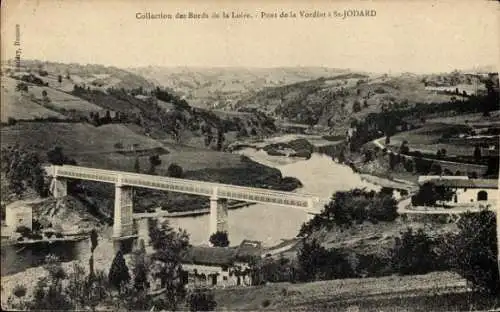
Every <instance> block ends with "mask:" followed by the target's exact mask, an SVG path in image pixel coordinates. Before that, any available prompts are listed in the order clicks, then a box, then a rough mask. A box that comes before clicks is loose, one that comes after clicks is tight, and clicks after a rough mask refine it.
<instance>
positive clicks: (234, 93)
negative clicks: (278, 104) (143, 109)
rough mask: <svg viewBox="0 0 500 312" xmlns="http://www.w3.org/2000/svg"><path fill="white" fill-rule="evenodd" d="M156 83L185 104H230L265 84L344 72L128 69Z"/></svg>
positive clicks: (332, 70) (280, 83)
mask: <svg viewBox="0 0 500 312" xmlns="http://www.w3.org/2000/svg"><path fill="white" fill-rule="evenodd" d="M129 70H130V71H131V72H133V73H136V74H139V75H142V76H144V77H146V78H147V79H150V80H151V81H154V82H155V83H157V84H159V85H163V86H165V87H168V88H170V89H172V90H175V91H176V92H178V93H179V94H180V95H182V96H183V97H184V98H185V99H186V100H187V101H189V103H191V104H192V105H193V106H195V107H200V108H208V107H211V108H224V107H229V108H230V107H231V106H232V105H234V103H236V102H237V101H238V100H239V99H240V98H241V95H242V94H246V93H253V92H256V91H258V90H262V89H263V88H266V87H272V86H280V85H285V84H291V83H296V82H300V81H306V80H310V79H316V78H319V77H326V76H331V75H337V74H339V73H344V72H346V70H340V69H330V68H321V67H297V68H237V67H233V68H231V67H228V68H220V67H217V68H198V67H153V66H149V67H140V68H130V69H129Z"/></svg>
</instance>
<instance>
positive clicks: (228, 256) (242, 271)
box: [181, 240, 262, 287]
mask: <svg viewBox="0 0 500 312" xmlns="http://www.w3.org/2000/svg"><path fill="white" fill-rule="evenodd" d="M261 251H262V246H261V244H260V242H254V241H247V240H245V241H243V242H242V243H241V245H240V246H238V247H204V246H193V247H191V248H189V249H188V250H187V251H186V252H184V253H183V254H182V255H181V262H182V269H183V271H184V272H185V274H186V275H187V284H188V286H193V287H194V286H209V287H221V286H222V287H229V286H251V285H252V275H251V268H250V263H251V261H252V258H260V255H261Z"/></svg>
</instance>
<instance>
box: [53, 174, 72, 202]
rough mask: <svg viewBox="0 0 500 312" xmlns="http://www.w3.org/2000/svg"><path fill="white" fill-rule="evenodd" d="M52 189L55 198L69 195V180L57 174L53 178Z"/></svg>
mask: <svg viewBox="0 0 500 312" xmlns="http://www.w3.org/2000/svg"><path fill="white" fill-rule="evenodd" d="M50 191H51V192H52V195H53V196H54V198H61V197H65V196H67V195H68V181H67V180H66V179H65V178H61V177H58V176H55V177H53V178H52V182H51V185H50Z"/></svg>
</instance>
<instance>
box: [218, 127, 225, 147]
mask: <svg viewBox="0 0 500 312" xmlns="http://www.w3.org/2000/svg"><path fill="white" fill-rule="evenodd" d="M224 140H225V138H224V130H223V129H221V128H220V129H219V130H218V132H217V150H218V151H221V150H222V146H223V144H224Z"/></svg>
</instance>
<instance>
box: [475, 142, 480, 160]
mask: <svg viewBox="0 0 500 312" xmlns="http://www.w3.org/2000/svg"><path fill="white" fill-rule="evenodd" d="M474 160H475V161H476V162H480V161H481V148H480V147H479V145H477V146H476V148H475V149H474Z"/></svg>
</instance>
